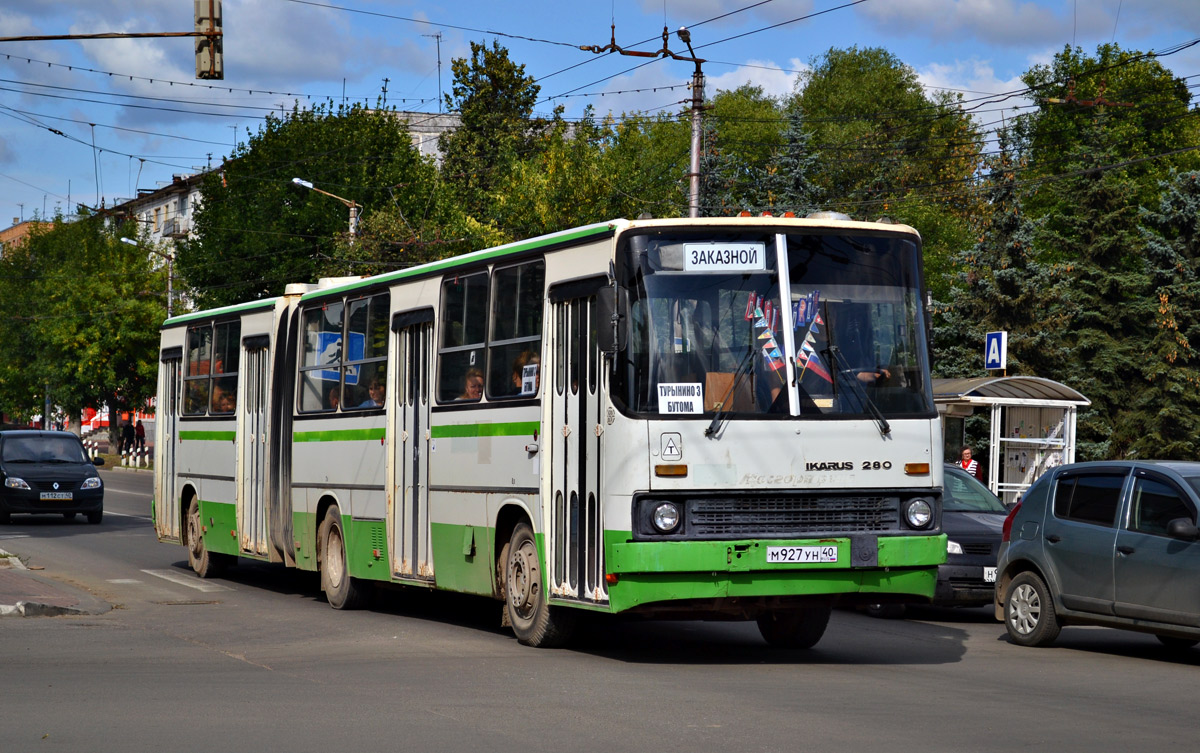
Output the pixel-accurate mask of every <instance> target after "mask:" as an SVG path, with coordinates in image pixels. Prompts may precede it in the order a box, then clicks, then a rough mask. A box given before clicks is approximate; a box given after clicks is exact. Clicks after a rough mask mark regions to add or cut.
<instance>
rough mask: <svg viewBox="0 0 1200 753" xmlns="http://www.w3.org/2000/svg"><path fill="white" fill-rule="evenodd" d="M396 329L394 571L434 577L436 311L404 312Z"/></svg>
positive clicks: (391, 437)
mask: <svg viewBox="0 0 1200 753" xmlns="http://www.w3.org/2000/svg"><path fill="white" fill-rule="evenodd" d="M392 329H393V330H395V331H396V333H397V337H396V342H395V346H396V347H395V349H394V353H395V354H396V355H395V358H393V359H392V363H393V364H396V368H395V369H393V370H392V371H393V373H394V374H395V379H396V383H395V385H394V386H393V387H392V389H391V390H389V394H394V395H395V396H396V399H395V400H396V401H395V402H394V403H392V404H391V405H389V406H388V407H389V413H388V415H389V420H390V421H392V422H394V424H393V425H392V426H389V427H388V432H387V435H388V442H389V443H390V444H391V447H390V449H389V452H390V453H391V460H392V462H390V463H388V482H387V483H388V516H387V526H388V542H389V544H390V546H389V550H390V552H391V559H392V573H393V575H395V576H397V577H402V578H405V579H413V580H423V581H431V582H432V581H433V555H432V550H431V547H430V540H429V539H430V529H429V379H430V377H429V374H430V358H431V353H432V350H431V348H432V347H433V309H432V308H425V309H417V310H416V311H411V312H402V313H398V314H396V315H395V317H394V318H393V319H392Z"/></svg>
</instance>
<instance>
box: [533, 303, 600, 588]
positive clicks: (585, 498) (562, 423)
mask: <svg viewBox="0 0 1200 753" xmlns="http://www.w3.org/2000/svg"><path fill="white" fill-rule="evenodd" d="M555 298H556V296H555V295H554V291H552V294H551V301H552V306H553V321H554V343H553V346H552V353H551V362H552V363H551V367H550V368H551V371H550V374H551V375H552V379H553V383H552V384H551V385H550V388H549V389H548V390H547V391H546V396H547V402H548V403H549V406H550V408H549V410H550V426H549V427H548V430H547V431H546V437H545V440H544V441H545V442H546V444H550V443H553V448H552V449H551V452H550V461H549V462H550V467H549V468H548V469H547V470H546V473H548V474H549V475H550V476H551V480H550V490H551V494H550V499H551V502H550V525H549V526H548V531H547V533H548V534H549V539H550V544H549V546H548V549H547V552H548V553H547V557H548V558H549V559H550V562H548V563H547V565H548V567H549V570H550V582H551V583H552V588H553V593H555V594H556V595H558V596H560V597H562V596H565V597H573V598H577V599H581V600H585V601H593V602H597V601H607V600H608V593H607V588H606V586H605V583H604V541H603V536H602V534H601V532H602V531H603V520H602V516H601V506H600V494H601V490H600V483H599V479H600V460H601V452H600V448H601V443H602V441H603V433H602V429H601V421H600V385H599V363H598V361H599V352H598V350H597V348H596V340H595V332H596V327H595V321H594V319H595V313H596V308H595V303H596V296H595V294H594V293H593V294H591V295H589V296H587V297H577V298H571V299H569V300H555Z"/></svg>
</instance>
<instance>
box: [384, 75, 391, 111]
mask: <svg viewBox="0 0 1200 753" xmlns="http://www.w3.org/2000/svg"><path fill="white" fill-rule="evenodd" d="M389 81H391V79H390V78H387V77H386V76H385V77H384V79H383V106H384V108H385V109H386V108H387V85H388V82H389Z"/></svg>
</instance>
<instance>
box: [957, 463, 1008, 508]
mask: <svg viewBox="0 0 1200 753" xmlns="http://www.w3.org/2000/svg"><path fill="white" fill-rule="evenodd" d="M942 510H944V511H946V512H999V513H1007V512H1008V508H1006V507H1005V506H1004V504H1003V503H1002V502H1001V501H1000V500H999V499H997V498H996V495H994V494H992V493H991V492H990V491H988V488H987V487H986V486H984V485H983V484H981V483H979V481H977V480H976V479H975V477H974V476H972V475H971V474H969V473H967V472H966V471H963V470H961V469H959V468H953V467H951V468H947V469H946V479H945V487H944V488H943V490H942Z"/></svg>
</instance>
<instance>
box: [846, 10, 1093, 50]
mask: <svg viewBox="0 0 1200 753" xmlns="http://www.w3.org/2000/svg"><path fill="white" fill-rule="evenodd" d="M1060 7H1061V5H1060ZM859 9H860V11H859V12H860V13H861V14H862V15H863V17H865V18H867V19H868V20H870V21H871V22H873V23H874V24H875V25H876V26H878V27H879V28H880V30H881V31H885V32H888V33H898V34H907V35H910V36H917V37H929V38H931V39H946V38H955V39H960V38H963V37H967V38H972V39H976V40H979V41H982V42H987V43H991V44H1004V45H1008V46H1013V47H1030V46H1042V45H1044V44H1048V43H1052V42H1063V41H1064V40H1066V41H1069V40H1070V39H1071V38H1072V37H1073V36H1076V35H1078V34H1082V35H1092V34H1094V33H1097V32H1098V30H1099V29H1100V28H1102V27H1103V26H1104V25H1106V24H1107V25H1108V27H1109V28H1110V29H1111V26H1112V18H1111V17H1106V14H1105V12H1104V11H1103V10H1101V9H1097V8H1095V7H1091V4H1089V9H1088V12H1087V13H1085V14H1082V15H1079V16H1074V17H1073V16H1072V14H1071V12H1070V8H1069V6H1068V8H1067V11H1066V12H1065V13H1055V12H1053V11H1051V10H1050V9H1049V8H1047V7H1045V5H1044V4H1038V3H1036V2H1030V1H1029V0H906V1H905V2H902V3H900V2H882V3H866V4H864V5H862V6H859ZM1114 10H1115V7H1114ZM1105 19H1107V20H1105ZM1079 38H1082V37H1079Z"/></svg>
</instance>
